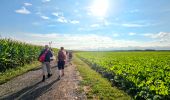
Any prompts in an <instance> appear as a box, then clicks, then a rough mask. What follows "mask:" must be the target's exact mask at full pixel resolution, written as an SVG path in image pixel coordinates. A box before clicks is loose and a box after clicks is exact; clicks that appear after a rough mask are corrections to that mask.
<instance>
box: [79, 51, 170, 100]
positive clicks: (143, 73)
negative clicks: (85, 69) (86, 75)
mask: <svg viewBox="0 0 170 100" xmlns="http://www.w3.org/2000/svg"><path fill="white" fill-rule="evenodd" d="M77 55H78V56H79V57H80V58H81V59H83V60H84V61H86V62H87V63H88V64H90V65H91V66H92V68H95V69H96V70H97V71H99V72H100V73H102V74H106V73H111V76H112V77H110V78H109V79H111V80H112V82H113V83H114V84H116V85H117V86H120V87H121V88H123V89H124V90H125V91H127V92H128V93H130V94H133V95H134V97H135V98H136V99H154V100H160V99H170V52H80V53H77Z"/></svg>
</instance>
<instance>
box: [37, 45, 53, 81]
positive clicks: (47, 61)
mask: <svg viewBox="0 0 170 100" xmlns="http://www.w3.org/2000/svg"><path fill="white" fill-rule="evenodd" d="M43 55H44V58H42V56H43ZM52 56H53V55H52V52H51V51H50V49H49V47H48V45H45V49H43V50H42V51H41V53H40V55H39V57H38V59H39V61H40V60H41V62H42V76H43V79H42V81H43V82H44V81H45V71H46V69H47V73H48V75H47V77H48V78H49V77H51V76H52V73H51V65H50V61H51V60H50V57H52ZM42 59H43V60H42Z"/></svg>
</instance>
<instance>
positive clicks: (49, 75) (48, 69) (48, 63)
mask: <svg viewBox="0 0 170 100" xmlns="http://www.w3.org/2000/svg"><path fill="white" fill-rule="evenodd" d="M46 67H47V73H48V77H51V76H52V74H51V65H50V62H46Z"/></svg>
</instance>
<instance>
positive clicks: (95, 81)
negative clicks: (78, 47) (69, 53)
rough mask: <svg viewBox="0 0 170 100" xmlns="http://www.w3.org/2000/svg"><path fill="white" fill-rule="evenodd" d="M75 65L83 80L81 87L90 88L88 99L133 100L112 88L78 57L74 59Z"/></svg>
mask: <svg viewBox="0 0 170 100" xmlns="http://www.w3.org/2000/svg"><path fill="white" fill-rule="evenodd" d="M73 63H74V64H75V65H76V67H77V69H78V71H79V72H80V74H81V76H82V78H83V80H82V81H81V86H84V87H89V88H88V90H86V91H85V92H86V95H87V98H88V99H90V100H91V99H93V100H131V97H130V96H128V95H127V94H126V93H125V92H123V91H122V90H119V89H117V88H116V87H112V85H111V83H110V82H109V81H108V80H107V79H105V78H103V77H102V76H101V75H100V74H99V73H97V72H96V71H94V70H92V69H91V68H90V67H89V66H88V65H87V64H85V63H84V62H82V61H81V60H80V59H78V58H77V57H74V59H73Z"/></svg>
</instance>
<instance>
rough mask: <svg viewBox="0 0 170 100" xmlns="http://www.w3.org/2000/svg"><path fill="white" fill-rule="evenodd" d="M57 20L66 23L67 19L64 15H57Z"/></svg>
mask: <svg viewBox="0 0 170 100" xmlns="http://www.w3.org/2000/svg"><path fill="white" fill-rule="evenodd" d="M57 21H58V22H61V23H68V20H67V19H66V18H65V17H63V16H62V17H59V18H58V19H57Z"/></svg>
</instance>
